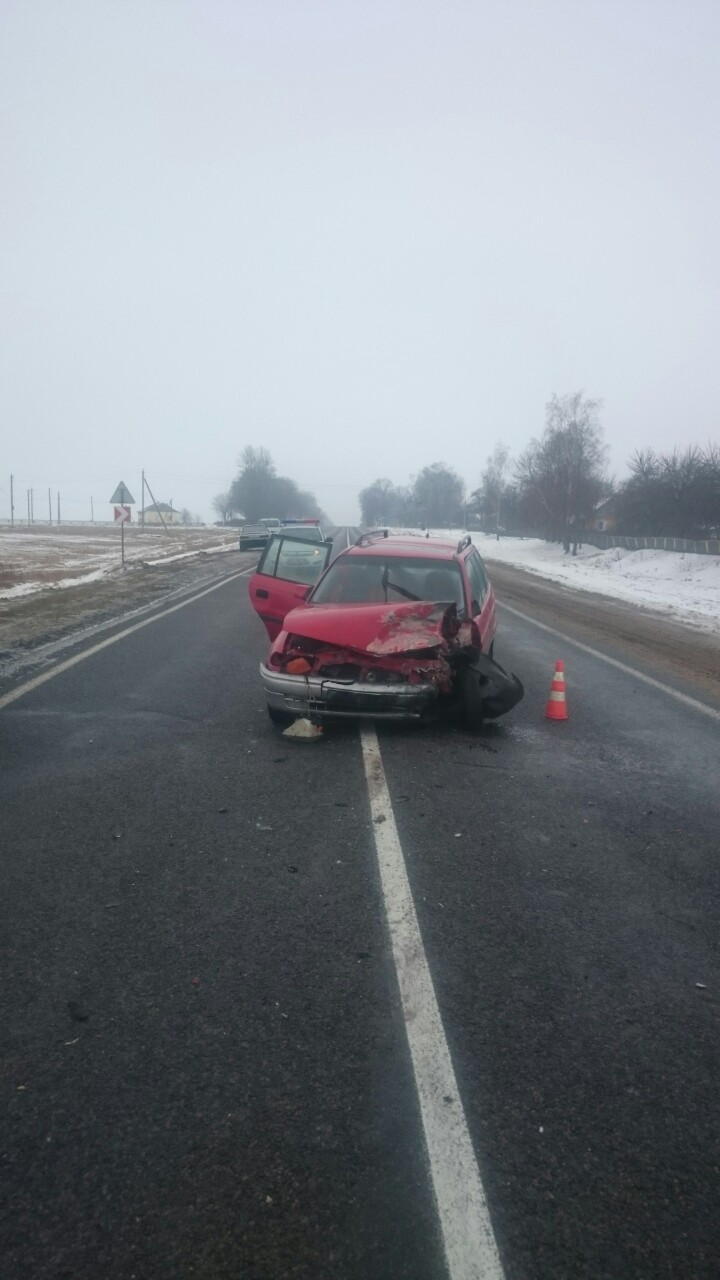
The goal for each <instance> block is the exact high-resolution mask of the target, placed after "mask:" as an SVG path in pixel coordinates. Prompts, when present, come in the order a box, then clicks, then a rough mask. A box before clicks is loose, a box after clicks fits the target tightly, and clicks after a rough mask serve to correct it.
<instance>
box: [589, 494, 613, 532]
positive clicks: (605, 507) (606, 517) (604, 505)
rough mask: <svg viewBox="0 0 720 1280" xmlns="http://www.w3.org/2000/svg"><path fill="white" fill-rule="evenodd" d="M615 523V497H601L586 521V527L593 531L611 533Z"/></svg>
mask: <svg viewBox="0 0 720 1280" xmlns="http://www.w3.org/2000/svg"><path fill="white" fill-rule="evenodd" d="M616 523H617V516H616V514H615V498H614V497H610V498H603V499H602V501H601V502H598V503H597V505H596V507H595V510H594V511H593V513H592V515H591V516H590V519H589V520H588V522H587V527H588V529H591V530H592V531H593V532H594V533H612V531H613V529H614V528H615V525H616Z"/></svg>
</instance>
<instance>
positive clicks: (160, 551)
mask: <svg viewBox="0 0 720 1280" xmlns="http://www.w3.org/2000/svg"><path fill="white" fill-rule="evenodd" d="M235 548H237V530H234V529H231V530H222V529H205V528H197V527H195V528H193V527H189V528H185V527H180V528H173V529H171V530H170V531H169V532H168V533H165V532H164V531H163V530H162V529H145V530H142V529H140V528H138V527H131V528H129V529H126V532H125V563H126V564H127V565H130V564H132V563H133V561H135V562H143V563H145V564H164V563H167V562H168V561H171V560H179V559H183V558H185V557H189V556H196V555H198V554H201V553H203V552H222V551H230V550H233V549H235ZM119 572H122V568H121V560H120V529H119V528H117V527H115V526H109V525H95V526H92V527H91V528H88V527H87V525H83V526H75V527H73V526H72V525H65V526H63V525H60V526H55V527H54V528H50V527H47V526H46V527H45V528H43V527H42V526H39V525H31V526H30V527H25V528H15V529H11V528H7V527H5V528H2V529H0V600H13V599H16V598H17V597H19V596H29V595H34V594H36V593H37V592H38V591H57V590H62V588H64V587H76V586H79V585H80V584H82V583H89V582H96V581H99V580H100V579H101V578H106V577H108V576H109V575H110V574H113V573H119Z"/></svg>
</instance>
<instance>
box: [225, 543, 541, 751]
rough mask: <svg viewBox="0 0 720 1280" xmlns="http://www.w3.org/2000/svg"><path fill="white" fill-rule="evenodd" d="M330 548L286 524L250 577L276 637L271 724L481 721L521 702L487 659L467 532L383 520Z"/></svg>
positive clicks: (481, 587) (482, 583)
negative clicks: (424, 529)
mask: <svg viewBox="0 0 720 1280" xmlns="http://www.w3.org/2000/svg"><path fill="white" fill-rule="evenodd" d="M331 554H332V547H331V546H330V545H318V544H317V543H308V542H307V541H301V540H299V539H297V538H293V537H292V535H283V534H279V535H276V536H274V537H272V539H271V540H270V543H269V544H268V546H267V547H266V548H265V550H264V551H263V554H262V556H261V559H260V562H259V564H258V567H257V571H256V572H255V573H254V575H253V576H252V578H251V579H250V583H249V592H250V600H251V602H252V605H253V607H254V608H255V609H256V610H257V612H258V614H259V616H260V617H261V619H262V621H263V622H264V624H265V626H266V628H267V631H268V635H269V636H270V639H271V641H272V645H271V648H270V652H269V654H268V656H267V659H266V661H265V662H264V663H263V664H262V665H261V667H260V675H261V677H262V682H263V686H264V688H265V694H266V697H267V706H268V714H269V716H270V719H271V720H272V721H273V722H274V723H276V724H288V723H289V722H290V721H291V720H293V719H295V718H296V717H298V716H309V717H310V718H311V719H313V720H315V719H317V720H325V719H332V718H336V717H343V718H346V717H351V718H358V717H360V718H362V717H365V718H368V719H373V720H418V719H421V718H424V717H427V716H429V715H432V714H433V713H434V712H439V711H442V710H457V711H458V712H459V713H460V714H461V716H462V718H463V720H464V722H465V724H466V725H467V726H468V727H470V728H477V727H479V726H480V725H481V724H482V722H483V721H484V720H485V719H494V718H495V717H496V716H498V715H502V714H503V713H504V712H505V711H509V710H510V708H511V707H512V706H514V705H515V704H516V703H517V702H519V700H520V698H521V697H522V694H523V689H522V685H521V684H520V681H519V680H518V679H517V677H516V676H508V675H507V674H506V673H505V672H504V671H503V669H502V667H500V666H498V664H497V663H496V662H494V661H493V659H492V651H493V642H494V638H495V628H496V618H495V598H494V595H493V590H492V587H491V585H490V583H489V581H488V576H487V573H486V570H485V565H484V564H483V561H482V559H481V557H480V554H479V552H478V550H477V548H476V547H474V546H473V545H472V541H471V538H470V536H469V535H467V536H466V537H464V538H462V539H461V541H460V542H455V541H448V540H446V539H442V538H420V537H417V536H416V537H412V536H409V535H408V536H404V537H399V536H390V535H389V534H388V532H387V531H386V530H377V531H374V532H372V533H370V534H364V535H363V536H362V537H361V538H359V539H358V541H357V542H356V543H355V545H354V546H351V547H348V548H347V549H346V550H345V551H342V552H341V553H340V554H339V555H338V556H336V558H335V559H334V560H333V561H332V563H331V564H329V563H328V562H329V560H330V556H331Z"/></svg>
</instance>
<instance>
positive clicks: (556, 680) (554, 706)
mask: <svg viewBox="0 0 720 1280" xmlns="http://www.w3.org/2000/svg"><path fill="white" fill-rule="evenodd" d="M567 718H568V713H567V702H566V701H565V667H564V664H563V663H562V662H556V663H555V675H554V676H553V682H552V688H551V689H550V697H549V698H548V701H547V706H546V708H545V719H546V720H567Z"/></svg>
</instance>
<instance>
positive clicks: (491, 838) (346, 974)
mask: <svg viewBox="0 0 720 1280" xmlns="http://www.w3.org/2000/svg"><path fill="white" fill-rule="evenodd" d="M351 532H353V531H351ZM246 563H247V561H246V560H245V559H241V558H238V560H237V562H236V565H235V566H234V567H235V568H236V569H239V568H241V567H242V566H243V565H244V564H246ZM521 603H522V601H521ZM524 603H525V609H524V610H523V609H522V608H521V607H520V604H519V603H518V600H517V599H514V600H513V604H512V608H513V609H515V610H516V611H515V612H510V609H509V608H502V607H501V609H500V626H501V631H500V633H499V639H498V645H497V656H498V657H499V659H500V661H502V662H503V663H504V664H505V665H507V666H508V667H511V668H512V669H513V670H515V671H517V672H518V674H520V675H521V677H522V679H523V681H524V683H525V687H526V696H525V699H524V701H523V702H522V703H521V704H520V706H519V707H518V708H517V709H516V710H515V711H514V712H513V713H512V714H511V715H510V716H509V717H507V719H506V720H505V721H503V722H501V723H500V724H499V725H497V726H494V727H493V726H490V727H488V728H487V729H486V730H485V731H483V733H481V734H480V735H471V734H468V733H465V732H463V731H460V730H459V729H457V728H454V727H452V726H449V725H437V726H434V727H433V726H430V727H424V728H410V729H400V728H393V729H392V730H391V729H385V730H383V731H381V732H379V734H378V737H379V743H380V752H381V756H382V760H383V763H384V769H385V775H386V779H387V786H388V791H389V800H390V807H389V811H388V818H389V819H390V818H392V817H394V822H395V824H396V829H397V834H398V837H399V842H400V845H401V847H402V851H403V853H404V860H405V865H406V867H407V873H408V879H409V884H410V888H411V890H412V895H413V898H414V903H415V909H416V912H417V919H418V923H419V927H420V932H421V935H422V943H423V947H424V954H425V956H426V958H427V963H428V966H429V971H430V974H431V975H432V980H433V983H434V991H435V995H436V998H437V1005H438V1008H439V1011H440V1015H441V1018H442V1023H443V1026H444V1033H445V1036H446V1039H447V1044H448V1046H449V1049H450V1054H451V1057H452V1062H453V1065H454V1070H455V1076H456V1080H457V1089H458V1096H457V1097H454V1096H451V1095H448V1100H447V1105H448V1107H449V1108H456V1109H457V1108H458V1107H459V1108H460V1109H461V1112H462V1110H464V1115H465V1119H466V1123H467V1130H468V1132H469V1135H470V1138H471V1140H472V1144H473V1147H474V1150H475V1153H476V1156H477V1162H478V1166H479V1170H480V1175H481V1178H482V1185H483V1188H484V1193H485V1196H486V1197H487V1203H488V1205H489V1210H490V1215H491V1220H492V1225H493V1229H494V1234H495V1239H496V1241H497V1248H498V1250H499V1255H500V1259H501V1262H502V1267H503V1269H504V1273H505V1275H506V1276H507V1277H513V1278H516V1280H534V1278H535V1277H537V1278H538V1280H546V1278H547V1277H573V1278H574V1277H579V1276H583V1277H608V1280H610V1278H612V1280H616V1278H618V1277H648V1280H649V1278H651V1277H652V1278H654V1277H669V1278H670V1277H672V1278H673V1280H676V1278H677V1277H693V1278H695V1277H698V1278H699V1277H711V1276H712V1277H715V1276H717V1274H718V1257H720V1160H719V1158H718V1119H719V1115H718V1112H719V1108H718V1092H719V1085H718V1081H719V1080H720V1071H719V1069H718V1068H719V1066H720V1063H719V1051H720V1020H719V1017H718V1014H719V1009H720V1003H719V997H720V964H719V962H718V930H717V903H718V901H719V900H720V870H719V868H718V858H717V848H718V830H719V829H720V825H719V823H718V816H719V804H718V778H719V770H718V735H719V732H720V718H718V717H717V711H716V708H715V705H714V703H713V701H712V699H710V700H708V696H707V692H706V689H705V688H704V686H703V685H702V683H701V682H698V684H697V686H695V685H693V683H692V680H691V678H690V677H689V676H688V675H687V673H685V675H684V676H683V678H682V679H681V680H679V681H675V680H674V679H673V677H672V674H671V673H668V672H667V671H662V672H661V671H659V670H658V669H657V668H656V667H654V666H653V664H652V662H651V661H650V660H648V661H646V662H644V664H643V665H642V671H641V674H644V675H646V676H649V677H650V678H651V679H652V678H654V679H658V680H660V681H661V682H663V683H665V684H667V685H668V686H669V687H668V688H667V689H664V688H660V687H657V686H656V685H652V684H649V683H647V681H646V680H642V679H640V678H639V677H636V676H633V675H632V674H628V673H627V672H626V671H623V670H621V669H620V668H619V667H618V666H611V665H608V664H607V663H606V662H603V661H602V659H601V658H600V657H596V656H593V654H592V653H590V652H588V651H587V648H585V649H583V648H578V647H577V646H576V645H575V644H573V643H572V641H573V639H578V640H580V642H581V643H582V644H585V645H586V646H588V644H590V641H589V640H588V638H587V634H586V633H585V632H584V631H583V632H582V634H581V632H580V629H579V625H580V624H579V623H578V624H577V627H578V629H577V630H574V627H575V625H576V624H575V623H574V622H573V620H572V619H564V620H563V622H562V626H563V627H565V628H566V630H567V639H562V638H560V637H559V636H557V635H554V634H551V633H550V632H548V631H547V630H543V629H541V628H539V627H538V626H536V625H534V624H533V623H532V622H529V621H526V620H524V619H523V618H521V617H519V616H518V612H517V610H520V612H523V611H524V612H526V613H528V614H530V615H532V609H533V605H532V598H531V594H530V591H529V590H528V595H527V599H526V601H525V602H524ZM592 607H593V605H592V602H589V603H587V609H586V616H585V625H588V613H587V611H588V610H592ZM150 616H152V615H150ZM545 625H546V626H547V625H549V624H548V622H547V619H545ZM561 629H562V628H561ZM120 630H121V628H120V626H119V625H118V627H116V628H115V629H114V630H110V631H109V632H106V633H104V638H105V639H112V637H113V636H116V635H118V633H119V631H120ZM601 647H602V646H601ZM264 649H265V644H264V639H263V632H262V629H261V627H260V624H259V623H258V621H257V619H256V618H255V616H254V614H253V613H252V611H251V609H250V606H249V603H248V600H247V594H246V585H245V580H244V579H243V578H241V577H240V578H238V577H234V578H232V579H230V580H228V581H226V582H225V583H224V584H221V585H219V586H217V589H214V590H211V591H210V592H209V593H208V594H205V595H203V596H202V597H201V598H198V599H197V600H195V601H194V602H191V603H187V604H183V607H181V608H178V609H176V610H175V611H174V612H172V613H166V614H164V615H163V616H159V617H158V618H157V620H156V621H153V622H149V623H148V625H145V626H143V627H142V628H141V629H138V630H136V631H134V632H133V633H132V634H129V635H127V636H125V637H124V638H121V639H118V640H117V641H116V642H114V643H111V644H109V645H107V646H106V647H104V648H102V649H100V650H98V651H97V652H95V653H93V654H92V655H91V656H90V657H88V658H87V659H85V660H82V661H78V662H76V663H75V665H73V666H72V667H69V668H67V669H65V670H63V671H61V672H60V674H58V675H56V676H55V677H54V678H51V679H49V680H46V681H45V682H44V683H42V684H40V685H38V686H37V687H35V688H32V689H30V690H29V691H27V692H26V693H24V695H23V696H21V697H19V698H17V699H16V700H15V701H12V702H10V703H8V704H7V705H4V706H0V763H1V765H2V768H1V772H0V812H1V813H2V826H3V839H2V853H1V857H2V879H3V889H4V892H3V894H2V897H1V899H0V939H1V941H2V987H1V991H2V1001H3V1018H2V1027H3V1052H2V1061H3V1092H4V1106H3V1120H2V1128H3V1132H2V1143H1V1144H0V1169H1V1170H2V1175H1V1176H2V1184H3V1187H2V1190H3V1205H4V1210H3V1217H2V1249H3V1264H2V1275H3V1277H7V1280H21V1278H22V1280H25V1278H26V1277H27V1278H28V1280H29V1278H30V1277H32V1278H33V1280H37V1278H39V1277H52V1278H53V1280H60V1278H62V1277H68V1278H69V1277H72V1278H73V1280H80V1278H83V1280H84V1278H85V1277H88V1278H89V1277H93V1280H95V1278H96V1277H98V1276H102V1277H107V1278H108V1280H116V1278H117V1280H120V1278H122V1280H129V1278H131V1277H138V1280H140V1278H142V1280H146V1278H147V1280H155V1278H158V1280H165V1278H167V1280H170V1278H172V1280H177V1278H178V1277H185V1276H193V1277H202V1278H203V1280H210V1278H212V1280H216V1278H224V1277H228V1280H229V1278H231V1277H232V1278H233V1280H235V1278H236V1277H243V1278H245V1277H247V1278H249V1280H276V1278H278V1277H308V1278H310V1277H313V1278H316V1277H317V1278H324V1277H327V1278H328V1280H330V1278H331V1277H332V1278H333V1280H345V1278H346V1277H347V1278H348V1280H355V1278H356V1277H357V1278H358V1280H360V1278H361V1277H362V1278H363V1280H368V1278H369V1280H395V1278H397V1277H409V1278H412V1280H425V1278H427V1280H436V1278H440V1277H445V1276H446V1275H447V1274H448V1270H447V1263H446V1254H445V1245H444V1242H443V1235H442V1233H441V1227H440V1219H439V1217H438V1210H437V1195H438V1183H437V1181H436V1170H435V1169H434V1168H433V1169H431V1166H430V1164H429V1161H428V1154H427V1150H426V1143H425V1139H424V1136H423V1127H422V1124H421V1120H420V1110H419V1102H418V1091H417V1088H416V1080H415V1076H414V1074H413V1065H412V1062H411V1057H410V1052H409V1049H408V1035H407V1030H406V1021H407V1010H405V1012H404V1008H403V1005H402V1004H401V999H400V995H399V988H398V974H397V970H396V965H395V960H394V956H393V950H392V947H391V945H390V937H389V933H388V924H387V921H386V916H385V905H384V898H383V890H382V887H381V880H380V874H379V870H378V856H377V852H376V838H377V833H378V827H377V826H376V824H375V823H373V820H372V815H371V809H370V802H369V797H368V787H367V783H366V777H365V771H364V767H363V749H362V743H361V737H360V735H359V733H358V731H357V730H356V729H355V728H353V727H334V728H332V729H330V730H328V731H327V733H326V734H325V737H324V740H323V741H322V742H321V743H319V744H312V745H307V744H305V745H294V744H293V743H292V742H290V741H288V740H287V739H284V738H283V737H282V736H281V735H280V734H278V733H277V731H275V730H273V729H272V728H271V726H270V725H269V722H268V721H267V718H266V715H265V708H264V703H263V698H262V693H261V689H260V686H259V681H258V677H257V663H258V660H259V659H260V657H261V656H262V654H263V652H264ZM81 652H82V648H81V649H80V650H77V649H76V650H75V651H74V656H79V654H80V653H81ZM613 653H614V656H615V659H616V661H624V662H625V663H626V664H628V665H630V666H632V665H633V664H635V665H638V661H637V660H638V654H637V653H633V652H631V651H630V650H629V648H628V647H627V646H625V647H623V644H622V641H618V642H617V647H616V649H614V651H613ZM60 656H61V655H58V657H60ZM640 656H641V657H642V655H640ZM557 658H563V659H564V661H565V666H566V672H567V683H568V701H569V712H570V719H569V721H568V722H567V723H565V724H553V723H549V722H548V721H546V720H545V719H544V716H543V711H544V705H545V700H546V698H547V694H548V691H549V686H550V680H551V677H552V671H553V667H554V663H555V660H556V659H557ZM49 670H50V668H46V669H44V671H43V674H47V673H48V671H49ZM7 687H8V689H11V688H12V685H8V686H7ZM16 687H17V685H16ZM673 687H675V688H676V689H677V690H678V691H679V692H680V693H681V694H683V695H684V696H685V698H686V699H687V698H688V697H693V696H694V697H695V698H696V699H697V701H698V702H699V703H700V704H701V706H698V707H696V706H694V705H692V704H691V703H689V702H688V701H687V700H686V701H680V700H678V699H677V698H675V697H673V696H672V688H673ZM703 705H704V706H705V707H706V710H703ZM713 711H715V714H714V715H713ZM382 816H384V815H382ZM411 1030H412V1028H411ZM429 1069H430V1071H432V1069H433V1064H432V1062H431V1063H430V1064H429ZM471 1274H476V1275H479V1274H482V1273H481V1271H479V1270H476V1271H475V1272H472V1271H471V1270H465V1271H464V1272H461V1271H459V1270H457V1269H456V1270H455V1272H454V1276H455V1277H457V1278H458V1280H465V1277H466V1276H470V1275H471Z"/></svg>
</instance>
